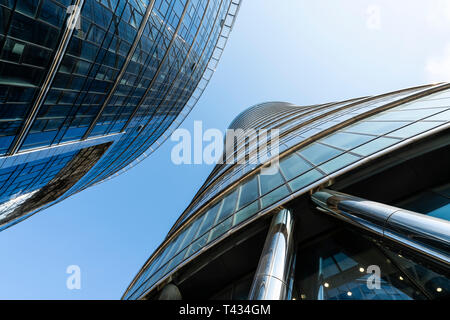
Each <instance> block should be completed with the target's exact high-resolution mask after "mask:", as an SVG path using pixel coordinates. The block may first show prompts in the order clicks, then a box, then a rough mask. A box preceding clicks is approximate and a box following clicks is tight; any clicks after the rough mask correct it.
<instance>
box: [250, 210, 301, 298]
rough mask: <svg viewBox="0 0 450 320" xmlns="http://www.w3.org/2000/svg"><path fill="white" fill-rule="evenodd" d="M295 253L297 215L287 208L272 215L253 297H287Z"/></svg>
mask: <svg viewBox="0 0 450 320" xmlns="http://www.w3.org/2000/svg"><path fill="white" fill-rule="evenodd" d="M294 257H295V255H294V216H293V214H292V212H291V211H290V210H287V209H283V210H281V211H280V212H278V213H277V214H275V215H274V217H273V218H272V223H271V225H270V228H269V232H268V234H267V238H266V242H265V244H264V249H263V251H262V254H261V258H260V260H259V263H258V267H257V269H256V273H255V278H254V279H253V283H252V287H251V289H250V295H249V300H284V299H286V298H287V297H288V296H289V290H290V276H291V269H292V267H293V261H294Z"/></svg>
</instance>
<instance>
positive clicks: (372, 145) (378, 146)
mask: <svg viewBox="0 0 450 320" xmlns="http://www.w3.org/2000/svg"><path fill="white" fill-rule="evenodd" d="M398 142H400V140H397V139H393V138H392V139H391V138H383V137H381V138H378V139H375V140H373V141H371V142H368V143H366V144H364V145H362V146H361V147H358V148H356V149H353V150H352V152H354V153H357V154H360V155H362V156H368V155H371V154H372V153H375V152H377V151H380V150H382V149H386V148H388V147H390V146H392V145H394V144H396V143H398Z"/></svg>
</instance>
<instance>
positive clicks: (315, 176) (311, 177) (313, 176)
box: [289, 169, 323, 191]
mask: <svg viewBox="0 0 450 320" xmlns="http://www.w3.org/2000/svg"><path fill="white" fill-rule="evenodd" d="M322 177H323V174H322V173H320V172H319V171H317V170H315V169H314V170H311V171H308V172H307V173H305V174H303V175H301V176H300V177H298V178H296V179H294V180H292V181H291V182H289V186H290V187H291V189H292V191H297V190H300V189H302V188H304V187H306V186H308V185H310V184H311V183H313V182H315V181H317V180H319V179H320V178H322Z"/></svg>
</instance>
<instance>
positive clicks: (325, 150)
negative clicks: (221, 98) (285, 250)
mask: <svg viewBox="0 0 450 320" xmlns="http://www.w3.org/2000/svg"><path fill="white" fill-rule="evenodd" d="M230 127H232V128H243V129H248V128H254V129H273V128H276V129H279V130H280V131H279V132H280V133H279V146H277V148H278V150H277V151H278V152H279V167H278V169H277V171H276V173H275V174H271V175H267V174H261V170H264V167H265V166H266V165H267V164H268V163H269V162H270V161H271V159H270V158H269V160H268V161H266V163H262V164H260V165H258V164H255V163H257V162H256V161H252V160H255V159H254V157H258V152H257V151H256V150H257V147H258V143H254V144H251V143H249V141H252V139H253V140H255V139H257V135H258V133H257V132H258V131H255V133H254V135H253V136H252V135H251V134H250V135H245V134H244V135H242V136H241V137H237V139H236V143H235V153H234V154H233V156H235V155H236V154H238V155H239V156H241V157H246V158H245V159H246V160H245V161H243V163H242V164H240V163H239V160H238V159H237V160H236V161H235V163H234V164H218V165H217V166H216V168H214V170H213V172H212V173H211V175H210V176H209V177H208V179H207V180H206V182H205V184H204V185H203V186H202V187H201V189H200V191H199V192H198V193H197V195H196V196H195V198H194V199H193V201H192V202H191V204H190V205H189V206H188V208H187V209H186V210H185V212H184V213H183V214H182V215H181V216H180V218H179V220H178V221H177V223H176V224H175V225H174V227H173V228H172V230H171V231H170V232H169V235H168V236H167V238H166V240H165V241H164V242H163V244H162V245H161V246H160V247H159V248H158V250H157V251H156V252H155V253H154V254H153V255H152V256H151V257H150V259H149V260H148V261H147V263H146V264H145V265H144V267H143V268H142V269H141V270H140V272H139V273H138V275H137V276H136V278H135V279H134V281H133V282H132V283H131V285H130V287H129V288H128V289H127V291H126V293H125V295H124V297H123V298H124V299H139V298H142V297H143V296H144V295H145V294H146V293H148V292H149V291H150V290H152V288H154V287H155V286H156V285H158V284H159V283H161V282H162V281H163V280H164V279H167V277H168V276H170V275H171V274H172V273H173V272H174V271H175V270H177V269H178V268H179V267H180V266H182V265H184V264H187V263H189V261H191V260H192V259H193V258H195V257H196V256H197V255H198V254H199V253H201V252H202V251H204V250H205V249H206V248H209V247H211V246H214V245H215V244H217V243H218V242H220V241H221V240H223V239H225V238H227V237H228V236H230V235H231V234H233V233H234V231H235V230H238V229H240V228H241V227H242V226H244V225H247V224H249V223H250V222H252V221H253V220H255V219H257V218H258V217H260V216H262V215H264V214H266V213H270V212H271V211H272V210H273V209H274V208H277V207H279V206H280V205H282V204H284V203H286V202H288V201H290V200H292V199H294V198H296V197H298V196H300V195H302V194H305V193H308V192H310V191H311V190H313V189H314V188H315V187H317V186H319V185H324V184H326V183H327V182H329V181H332V179H333V178H335V177H337V176H339V175H342V174H343V173H346V172H348V171H351V170H353V169H355V168H357V167H359V166H361V165H363V164H365V163H367V162H370V161H372V160H374V159H376V158H378V157H380V156H382V155H384V154H387V153H389V152H391V151H392V150H395V149H397V148H400V147H402V146H406V145H408V144H411V143H413V142H416V141H418V140H420V139H422V138H425V137H427V136H429V135H431V134H436V133H438V132H443V131H445V130H448V128H449V127H450V85H448V84H439V85H433V86H423V87H417V88H412V89H406V90H401V91H396V92H393V93H389V94H384V95H379V96H373V97H364V98H359V99H354V100H349V101H345V102H335V103H329V104H322V105H316V106H306V107H305V106H295V105H292V104H288V103H283V102H270V103H265V104H261V105H257V106H254V107H251V108H249V109H247V110H246V111H244V112H243V113H241V114H240V115H239V116H238V117H237V118H236V119H235V120H234V121H233V123H232V124H231V126H230ZM258 141H259V140H258ZM274 148H275V147H273V149H272V150H271V151H273V150H274ZM239 150H245V152H239ZM278 152H272V153H273V156H274V157H278ZM270 153H271V152H269V154H270Z"/></svg>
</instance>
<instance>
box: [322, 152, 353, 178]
mask: <svg viewBox="0 0 450 320" xmlns="http://www.w3.org/2000/svg"><path fill="white" fill-rule="evenodd" d="M359 159H360V157H358V156H355V155H352V154H349V153H344V154H343V155H340V156H339V157H336V158H334V159H333V160H330V161H328V162H326V163H324V164H322V165H321V166H319V169H321V170H322V171H324V172H325V173H332V172H335V171H336V170H339V169H341V168H344V167H346V166H348V165H349V164H351V163H353V162H356V161H358V160H359Z"/></svg>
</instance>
